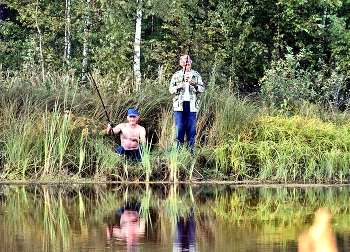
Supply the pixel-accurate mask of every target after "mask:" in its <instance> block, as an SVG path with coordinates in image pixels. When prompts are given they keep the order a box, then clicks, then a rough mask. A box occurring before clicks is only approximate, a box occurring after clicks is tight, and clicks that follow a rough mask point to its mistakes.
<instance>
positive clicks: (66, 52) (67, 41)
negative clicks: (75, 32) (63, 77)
mask: <svg viewBox="0 0 350 252" xmlns="http://www.w3.org/2000/svg"><path fill="white" fill-rule="evenodd" d="M70 6H71V3H70V0H66V29H65V31H64V42H65V46H64V60H65V63H66V64H67V69H68V71H69V69H70V53H71V40H70V38H71V37H70V25H71V17H70Z"/></svg>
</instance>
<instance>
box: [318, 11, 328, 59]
mask: <svg viewBox="0 0 350 252" xmlns="http://www.w3.org/2000/svg"><path fill="white" fill-rule="evenodd" d="M326 18H327V7H325V8H324V10H323V18H322V25H321V44H322V45H323V44H324V29H325V28H326ZM323 52H324V50H323V47H322V46H321V48H320V56H319V57H318V62H319V63H324V56H323Z"/></svg>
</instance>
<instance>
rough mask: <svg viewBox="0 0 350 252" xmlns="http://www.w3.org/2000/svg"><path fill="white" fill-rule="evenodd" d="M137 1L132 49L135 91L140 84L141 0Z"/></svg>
mask: <svg viewBox="0 0 350 252" xmlns="http://www.w3.org/2000/svg"><path fill="white" fill-rule="evenodd" d="M136 1H137V11H136V32H135V47H134V51H135V54H134V73H135V78H136V86H137V89H138V88H139V87H140V84H141V71H140V69H141V67H140V66H141V62H140V56H141V47H140V44H141V20H142V11H141V9H140V3H141V1H142V0H136Z"/></svg>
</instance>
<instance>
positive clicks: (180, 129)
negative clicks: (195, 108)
mask: <svg viewBox="0 0 350 252" xmlns="http://www.w3.org/2000/svg"><path fill="white" fill-rule="evenodd" d="M174 115H175V129H176V139H177V140H178V141H179V143H181V144H183V143H184V141H185V140H184V139H185V134H186V136H187V143H188V145H189V146H190V147H193V145H194V140H195V139H196V117H197V113H196V112H191V111H190V102H189V101H184V102H183V111H174Z"/></svg>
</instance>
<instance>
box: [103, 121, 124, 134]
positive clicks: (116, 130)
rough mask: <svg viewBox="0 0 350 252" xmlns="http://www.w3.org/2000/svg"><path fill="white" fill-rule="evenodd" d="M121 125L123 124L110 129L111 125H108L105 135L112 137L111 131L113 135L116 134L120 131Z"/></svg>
mask: <svg viewBox="0 0 350 252" xmlns="http://www.w3.org/2000/svg"><path fill="white" fill-rule="evenodd" d="M122 125H123V124H118V125H117V126H115V127H114V129H112V127H111V125H110V124H108V126H107V135H113V132H112V130H113V131H114V135H116V134H118V133H119V132H120V131H121V130H122Z"/></svg>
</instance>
